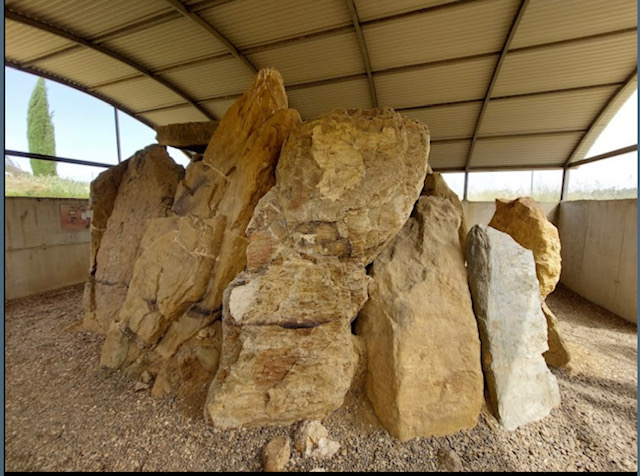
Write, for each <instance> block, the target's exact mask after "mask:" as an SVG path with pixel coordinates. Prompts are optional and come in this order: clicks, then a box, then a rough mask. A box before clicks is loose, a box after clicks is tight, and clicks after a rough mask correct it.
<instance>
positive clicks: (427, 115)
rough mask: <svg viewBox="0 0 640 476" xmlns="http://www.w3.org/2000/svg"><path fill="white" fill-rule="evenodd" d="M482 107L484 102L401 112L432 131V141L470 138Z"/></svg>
mask: <svg viewBox="0 0 640 476" xmlns="http://www.w3.org/2000/svg"><path fill="white" fill-rule="evenodd" d="M481 107H482V101H478V102H475V103H465V104H452V105H449V106H434V107H428V108H423V109H412V110H408V111H400V112H401V113H402V114H403V115H404V116H407V117H410V118H411V119H415V120H418V121H420V122H423V123H425V124H426V125H427V126H428V127H429V130H430V131H431V139H452V138H470V137H471V136H472V135H473V130H474V128H475V126H476V121H477V119H478V114H480V108H481Z"/></svg>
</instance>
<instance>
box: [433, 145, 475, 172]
mask: <svg viewBox="0 0 640 476" xmlns="http://www.w3.org/2000/svg"><path fill="white" fill-rule="evenodd" d="M470 144H471V141H469V140H461V141H451V142H432V143H431V150H430V151H429V165H430V166H431V168H432V169H433V170H435V171H438V169H451V168H455V169H464V164H465V163H466V161H467V153H468V152H469V145H470Z"/></svg>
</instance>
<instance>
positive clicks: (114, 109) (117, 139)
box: [113, 106, 122, 163]
mask: <svg viewBox="0 0 640 476" xmlns="http://www.w3.org/2000/svg"><path fill="white" fill-rule="evenodd" d="M113 118H114V120H115V124H116V146H117V148H118V163H120V162H122V150H121V149H120V124H119V123H118V110H117V109H116V107H115V106H114V107H113Z"/></svg>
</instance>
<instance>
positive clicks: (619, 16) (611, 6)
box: [511, 0, 638, 48]
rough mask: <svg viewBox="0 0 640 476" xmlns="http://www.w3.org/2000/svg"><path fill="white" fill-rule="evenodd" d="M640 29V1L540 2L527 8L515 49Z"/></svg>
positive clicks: (570, 0)
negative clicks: (639, 14) (639, 15)
mask: <svg viewBox="0 0 640 476" xmlns="http://www.w3.org/2000/svg"><path fill="white" fill-rule="evenodd" d="M637 25H638V2H637V0H610V1H608V2H603V1H602V0H561V1H558V0H537V1H533V2H531V3H530V5H529V7H528V8H527V11H526V13H525V15H524V18H523V19H522V22H521V23H520V25H519V26H518V32H517V33H516V36H515V37H514V39H513V43H512V44H511V47H512V48H521V47H523V46H531V45H539V44H542V43H550V42H553V41H562V40H569V39H572V38H580V37H584V36H589V35H597V34H600V33H606V32H609V31H616V30H622V29H624V28H629V27H635V26H637Z"/></svg>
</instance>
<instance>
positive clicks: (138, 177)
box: [84, 145, 184, 333]
mask: <svg viewBox="0 0 640 476" xmlns="http://www.w3.org/2000/svg"><path fill="white" fill-rule="evenodd" d="M183 175H184V170H183V168H182V166H180V165H177V164H176V163H175V162H174V161H173V160H172V159H171V157H169V155H168V154H167V152H166V150H165V148H164V147H163V146H160V145H151V146H149V147H147V148H145V149H143V150H141V151H138V152H137V153H136V154H135V155H134V156H133V157H131V158H130V159H128V160H126V161H125V162H123V163H122V164H120V165H118V166H116V167H114V168H113V169H110V170H108V171H107V172H104V173H103V174H101V175H100V176H99V178H98V179H97V180H96V182H95V183H94V185H93V193H92V197H93V198H92V205H93V214H94V217H95V218H93V217H92V221H94V230H93V231H94V232H95V233H96V234H95V236H94V237H93V238H92V259H91V266H92V273H91V276H90V278H89V281H88V283H87V285H86V288H85V297H84V306H85V318H84V325H85V327H86V328H88V329H91V330H94V331H97V332H103V333H104V332H106V331H107V329H108V328H109V326H110V324H111V323H112V322H113V321H114V320H115V318H116V316H117V314H118V311H119V309H120V306H121V305H122V303H123V302H124V299H125V296H126V293H127V288H128V286H129V283H130V282H131V278H132V276H133V265H134V263H135V260H136V257H137V255H138V251H139V250H138V248H139V246H140V243H141V241H142V237H143V235H144V232H145V227H146V221H147V220H148V219H150V218H160V217H166V216H167V214H169V213H170V209H171V205H172V204H173V196H174V194H175V191H176V187H177V184H178V182H179V181H180V179H181V178H182V177H183ZM103 197H104V200H103Z"/></svg>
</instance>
